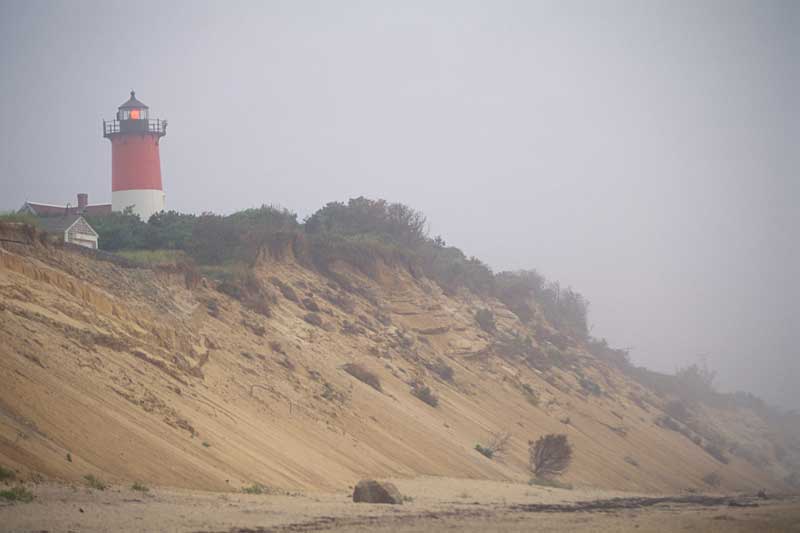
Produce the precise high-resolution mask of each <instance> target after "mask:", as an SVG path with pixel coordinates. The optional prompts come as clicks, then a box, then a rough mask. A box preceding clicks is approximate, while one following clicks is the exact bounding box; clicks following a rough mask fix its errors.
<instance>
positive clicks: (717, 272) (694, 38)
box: [0, 0, 800, 407]
mask: <svg viewBox="0 0 800 533" xmlns="http://www.w3.org/2000/svg"><path fill="white" fill-rule="evenodd" d="M799 58H800V2H792V1H787V2H769V1H756V2H737V1H732V0H725V1H720V2H711V1H707V2H698V1H694V0H692V1H687V2H680V1H669V2H656V1H644V2H643V1H638V0H637V1H632V2H610V1H608V2H600V1H586V2H563V1H559V2H504V1H497V0H492V1H488V0H486V1H483V2H468V1H463V0H458V1H455V0H454V1H439V2H435V1H421V2H409V1H403V2H391V3H390V2H378V1H364V2H355V1H337V2H300V1H290V2H253V3H244V2H230V3H228V2H226V3H201V2H186V3H162V2H153V3H151V2H144V1H136V2H131V1H130V0H128V1H125V2H98V3H90V2H77V1H76V2H57V3H56V2H52V3H50V2H15V1H11V2H10V1H8V0H0V94H1V95H2V99H0V117H2V121H3V125H2V127H0V209H12V208H17V207H19V206H20V205H21V204H22V203H23V202H24V201H25V200H26V199H32V200H38V201H45V202H66V201H71V202H73V203H75V199H74V198H75V193H77V192H88V193H89V194H90V201H92V202H101V201H110V196H111V193H110V188H111V179H110V167H111V164H110V153H111V152H110V146H109V143H108V141H106V140H104V139H103V138H102V134H101V119H102V118H112V117H113V115H114V112H115V111H116V107H117V106H118V105H119V104H121V103H122V102H123V101H125V100H126V99H127V96H128V91H129V90H130V89H131V88H135V89H136V90H137V96H138V97H139V98H140V99H141V100H142V101H144V102H145V103H147V104H148V105H149V106H150V108H151V116H156V117H160V118H167V119H169V121H170V125H169V134H168V135H167V137H166V138H165V139H164V140H163V141H162V144H161V156H162V169H163V174H164V184H165V190H166V193H167V204H168V207H169V208H171V209H177V210H180V211H191V212H200V211H203V210H213V211H216V212H230V211H233V210H236V209H240V208H245V207H250V206H255V205H260V204H261V203H274V204H280V205H283V206H286V207H288V208H290V209H292V210H295V211H297V212H298V213H299V214H300V215H301V217H303V216H305V215H307V214H310V213H311V212H313V211H314V210H316V209H317V208H319V207H320V206H322V205H323V204H324V203H326V202H328V201H332V200H345V199H347V198H349V197H352V196H359V195H365V196H369V197H374V198H378V197H380V198H386V199H388V200H392V201H401V202H404V203H408V204H410V205H412V206H414V207H416V208H418V209H421V210H422V211H424V212H425V213H426V215H427V216H428V218H429V220H430V222H431V231H432V233H433V234H441V235H442V236H443V237H444V238H445V239H446V240H447V241H448V243H451V244H454V245H456V246H459V247H461V248H462V249H463V250H464V251H465V252H466V253H468V254H472V255H476V256H478V257H480V258H481V259H483V260H484V261H486V262H487V263H489V264H490V265H491V266H492V267H493V268H494V269H495V270H502V269H515V268H525V267H535V268H537V269H538V270H539V271H540V272H542V273H543V274H545V275H546V276H548V277H549V278H552V279H558V280H560V281H561V282H562V283H564V284H567V285H572V286H573V287H575V288H576V289H577V290H579V291H580V292H581V293H583V294H584V295H585V296H586V297H587V298H588V299H589V300H590V301H591V309H590V311H591V321H592V323H593V324H594V334H595V335H597V336H605V337H607V338H608V339H609V341H610V342H611V343H612V344H615V345H617V346H629V347H633V359H634V361H635V362H636V363H637V364H644V365H646V366H648V367H651V368H654V369H657V370H662V371H674V370H675V369H676V368H677V367H678V366H682V365H685V364H688V363H692V362H696V361H697V360H698V355H699V354H707V355H708V362H709V364H710V365H711V366H712V367H714V368H716V369H717V370H718V371H719V374H720V385H721V386H722V388H723V389H733V388H742V389H746V390H750V391H753V392H755V393H757V394H759V395H761V396H762V397H764V398H765V399H767V400H769V401H772V402H780V403H782V404H783V405H787V406H793V407H800V397H799V396H800V395H798V393H797V392H796V389H797V388H798V387H800V361H798V359H799V358H800V353H798V348H797V346H798V341H799V340H800V339H798V333H797V330H798V327H799V326H800V321H799V320H798V318H797V312H796V304H797V302H798V300H800V289H798V286H799V285H800V284H798V282H797V279H796V274H797V273H798V272H799V271H800V256H799V255H798V251H797V244H798V237H797V231H798V227H800V208H798V207H797V202H798V199H800V185H799V179H800V176H799V175H798V174H799V173H800V150H798V147H797V140H798V139H800V111H798V109H799V108H798V95H800V66H799V63H798V60H799Z"/></svg>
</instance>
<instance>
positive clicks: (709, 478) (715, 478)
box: [703, 472, 722, 488]
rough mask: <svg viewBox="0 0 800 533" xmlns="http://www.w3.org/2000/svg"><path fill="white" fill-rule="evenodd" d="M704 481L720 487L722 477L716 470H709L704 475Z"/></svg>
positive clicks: (710, 485)
mask: <svg viewBox="0 0 800 533" xmlns="http://www.w3.org/2000/svg"><path fill="white" fill-rule="evenodd" d="M703 483H705V484H706V485H708V486H709V487H715V488H716V487H719V486H720V485H721V484H722V478H721V477H719V474H718V473H716V472H709V473H708V474H706V475H705V476H703Z"/></svg>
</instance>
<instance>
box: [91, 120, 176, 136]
mask: <svg viewBox="0 0 800 533" xmlns="http://www.w3.org/2000/svg"><path fill="white" fill-rule="evenodd" d="M114 133H155V134H156V135H166V134H167V121H166V120H160V119H147V120H122V121H120V120H104V121H103V137H108V136H109V135H112V134H114Z"/></svg>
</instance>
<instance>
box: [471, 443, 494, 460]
mask: <svg viewBox="0 0 800 533" xmlns="http://www.w3.org/2000/svg"><path fill="white" fill-rule="evenodd" d="M475 449H476V450H477V451H478V453H480V454H481V455H483V456H484V457H486V458H487V459H491V458H493V457H494V452H493V451H492V450H490V449H489V448H484V447H483V446H481V445H480V444H476V445H475Z"/></svg>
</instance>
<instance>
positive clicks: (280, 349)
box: [269, 341, 286, 355]
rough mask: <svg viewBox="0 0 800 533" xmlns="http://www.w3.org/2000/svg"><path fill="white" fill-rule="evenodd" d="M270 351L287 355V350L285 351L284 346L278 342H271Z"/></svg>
mask: <svg viewBox="0 0 800 533" xmlns="http://www.w3.org/2000/svg"><path fill="white" fill-rule="evenodd" d="M269 349H270V350H272V351H273V352H275V353H279V354H281V355H286V350H284V349H283V346H282V345H281V343H279V342H278V341H269Z"/></svg>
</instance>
